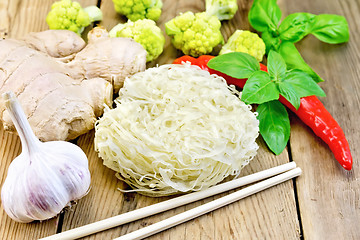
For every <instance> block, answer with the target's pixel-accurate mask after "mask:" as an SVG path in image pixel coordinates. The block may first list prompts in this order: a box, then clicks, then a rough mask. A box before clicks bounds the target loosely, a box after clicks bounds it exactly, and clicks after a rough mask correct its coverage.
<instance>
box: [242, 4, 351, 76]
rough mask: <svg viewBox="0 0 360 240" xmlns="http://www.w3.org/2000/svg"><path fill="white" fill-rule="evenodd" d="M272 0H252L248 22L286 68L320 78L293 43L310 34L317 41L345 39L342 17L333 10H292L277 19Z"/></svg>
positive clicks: (347, 36)
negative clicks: (319, 11) (318, 11)
mask: <svg viewBox="0 0 360 240" xmlns="http://www.w3.org/2000/svg"><path fill="white" fill-rule="evenodd" d="M281 15H282V13H281V10H280V8H279V6H278V5H277V3H276V0H254V3H253V5H252V7H251V9H250V12H249V22H250V24H251V26H252V27H253V28H254V29H255V30H257V31H258V32H262V35H261V37H262V39H263V40H264V42H265V45H266V52H267V53H268V52H269V51H270V50H274V51H277V52H279V53H280V54H281V56H282V57H283V58H284V60H285V62H286V64H287V67H288V68H289V69H300V70H302V71H304V72H306V73H308V74H309V75H310V76H311V77H312V78H313V79H314V81H316V82H322V81H324V80H323V79H322V78H321V77H319V75H317V74H316V73H315V72H314V71H313V70H312V69H311V68H310V67H309V65H308V64H307V63H306V62H305V61H304V59H303V58H302V57H301V55H300V53H299V52H298V50H297V49H296V47H295V45H294V43H296V42H298V41H300V40H301V39H303V38H304V37H305V36H307V35H309V34H312V35H314V36H315V37H316V38H318V39H319V40H320V41H323V42H326V43H330V44H336V43H344V42H347V41H349V26H348V22H347V21H346V19H345V17H343V16H339V15H335V14H320V15H315V14H311V13H304V12H300V13H293V14H290V15H288V16H286V17H285V18H284V19H283V21H281V22H280V19H281Z"/></svg>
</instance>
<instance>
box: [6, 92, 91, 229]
mask: <svg viewBox="0 0 360 240" xmlns="http://www.w3.org/2000/svg"><path fill="white" fill-rule="evenodd" d="M3 97H4V99H5V100H6V105H7V107H8V108H7V109H8V111H9V112H10V115H11V117H12V119H13V121H14V124H15V126H16V128H17V131H18V133H19V136H20V139H21V142H22V147H23V151H22V153H21V154H20V155H19V156H18V157H17V158H15V159H14V160H13V161H12V163H11V164H10V166H9V169H8V174H7V177H6V179H5V182H4V184H3V186H2V189H1V200H2V204H3V207H4V210H5V212H6V213H7V214H8V215H9V216H10V217H11V218H12V219H14V220H15V221H18V222H25V223H26V222H31V221H33V220H46V219H49V218H52V217H54V216H56V215H57V214H58V213H60V212H61V210H62V209H63V208H64V207H65V206H67V205H68V204H69V203H70V202H71V201H73V200H77V199H80V198H81V197H83V196H84V195H86V194H87V192H88V189H89V186H90V171H89V169H88V159H87V157H86V155H85V153H84V152H83V151H82V150H81V148H80V147H78V146H76V145H75V144H72V143H69V142H65V141H53V142H45V143H42V142H40V141H39V140H38V139H37V138H36V137H35V135H34V134H33V132H32V131H31V128H30V125H29V124H28V122H27V119H26V117H25V114H24V113H23V112H22V109H21V107H20V105H19V103H18V102H17V100H16V98H15V95H14V94H12V93H6V94H4V96H3Z"/></svg>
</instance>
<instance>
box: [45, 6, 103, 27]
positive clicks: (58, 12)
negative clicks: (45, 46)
mask: <svg viewBox="0 0 360 240" xmlns="http://www.w3.org/2000/svg"><path fill="white" fill-rule="evenodd" d="M101 20H102V12H101V10H100V9H99V8H98V7H96V6H89V7H86V8H82V7H81V5H80V3H78V2H72V1H71V0H61V1H58V2H54V3H53V4H52V5H51V10H50V12H49V13H48V15H47V17H46V22H47V24H48V25H49V28H50V29H66V30H70V31H73V32H76V33H77V34H81V33H82V32H83V31H84V28H85V27H87V26H89V25H90V24H91V23H92V22H95V21H101Z"/></svg>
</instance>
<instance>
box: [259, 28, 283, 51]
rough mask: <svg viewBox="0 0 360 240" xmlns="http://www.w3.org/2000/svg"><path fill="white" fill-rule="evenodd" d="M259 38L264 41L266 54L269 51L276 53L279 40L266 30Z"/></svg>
mask: <svg viewBox="0 0 360 240" xmlns="http://www.w3.org/2000/svg"><path fill="white" fill-rule="evenodd" d="M261 38H262V39H263V40H264V43H265V46H266V53H269V52H270V50H274V51H276V52H277V51H278V50H279V47H280V38H279V36H276V34H273V33H272V32H270V31H268V30H266V31H264V32H263V33H262V34H261Z"/></svg>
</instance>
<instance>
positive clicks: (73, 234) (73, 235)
mask: <svg viewBox="0 0 360 240" xmlns="http://www.w3.org/2000/svg"><path fill="white" fill-rule="evenodd" d="M294 168H296V164H295V162H290V163H286V164H283V165H280V166H277V167H273V168H270V169H267V170H264V171H260V172H257V173H254V174H251V175H248V176H245V177H241V178H238V179H234V180H231V181H228V182H225V183H222V184H219V185H215V186H213V187H211V188H208V189H206V190H202V191H199V192H193V193H189V194H186V195H182V196H180V197H176V198H173V199H170V200H167V201H163V202H160V203H157V204H153V205H150V206H147V207H144V208H140V209H136V210H134V211H131V212H127V213H124V214H120V215H117V216H114V217H111V218H107V219H104V220H100V221H98V222H94V223H90V224H87V225H84V226H81V227H78V228H74V229H71V230H68V231H65V232H61V233H58V234H55V235H51V236H48V237H45V238H42V239H40V240H55V239H56V240H60V239H77V238H81V237H84V236H87V235H90V234H94V233H97V232H100V231H104V230H107V229H110V228H113V227H116V226H120V225H122V224H125V223H129V222H133V221H135V220H138V219H141V218H145V217H148V216H151V215H154V214H157V213H161V212H164V211H167V210H170V209H172V208H176V207H179V206H182V205H185V204H188V203H192V202H195V201H198V200H201V199H204V198H207V197H210V196H213V195H216V194H219V193H222V192H226V191H229V190H232V189H235V188H238V187H241V186H244V185H248V184H251V183H254V182H257V181H261V180H263V179H266V178H269V177H272V176H275V175H277V174H280V173H284V172H286V171H289V170H291V169H294ZM188 220H189V219H188ZM185 221H187V220H185ZM151 226H153V225H151ZM151 226H149V227H151ZM143 229H144V228H143ZM141 230H142V229H141ZM163 230H164V229H163ZM160 231H162V230H160ZM134 233H135V232H134ZM152 234H154V233H152ZM125 236H126V235H125ZM125 236H123V237H125ZM125 239H126V238H125Z"/></svg>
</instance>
